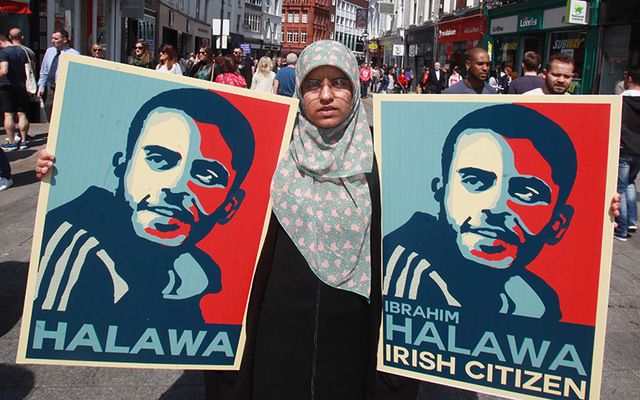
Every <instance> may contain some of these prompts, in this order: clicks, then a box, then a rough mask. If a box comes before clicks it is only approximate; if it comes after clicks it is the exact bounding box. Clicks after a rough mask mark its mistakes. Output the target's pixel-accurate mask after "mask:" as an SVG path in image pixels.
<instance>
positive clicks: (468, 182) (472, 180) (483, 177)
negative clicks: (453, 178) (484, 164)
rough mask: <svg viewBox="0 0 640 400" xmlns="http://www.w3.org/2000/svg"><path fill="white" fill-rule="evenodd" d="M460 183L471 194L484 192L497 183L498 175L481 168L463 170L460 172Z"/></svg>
mask: <svg viewBox="0 0 640 400" xmlns="http://www.w3.org/2000/svg"><path fill="white" fill-rule="evenodd" d="M458 175H460V182H462V186H464V187H465V188H466V189H467V190H468V191H469V192H484V191H485V190H487V189H489V188H490V187H492V186H493V185H495V183H496V174H494V173H493V172H491V171H485V170H483V169H480V168H473V167H467V168H461V169H459V170H458Z"/></svg>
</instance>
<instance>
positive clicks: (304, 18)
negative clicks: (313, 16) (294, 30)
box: [302, 11, 309, 24]
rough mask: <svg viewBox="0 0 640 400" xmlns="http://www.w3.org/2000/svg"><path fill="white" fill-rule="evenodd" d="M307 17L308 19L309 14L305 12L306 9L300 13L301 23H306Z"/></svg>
mask: <svg viewBox="0 0 640 400" xmlns="http://www.w3.org/2000/svg"><path fill="white" fill-rule="evenodd" d="M308 19H309V15H308V14H307V12H306V11H304V12H303V13H302V23H303V24H306V23H307V21H308Z"/></svg>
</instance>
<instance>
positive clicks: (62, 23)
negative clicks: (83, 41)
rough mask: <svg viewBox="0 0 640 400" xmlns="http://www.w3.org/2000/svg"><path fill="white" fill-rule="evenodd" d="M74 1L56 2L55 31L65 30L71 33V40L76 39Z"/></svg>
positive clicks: (57, 0) (60, 0)
mask: <svg viewBox="0 0 640 400" xmlns="http://www.w3.org/2000/svg"><path fill="white" fill-rule="evenodd" d="M73 3H74V1H73V0H56V11H55V30H60V29H64V30H66V31H67V32H69V36H70V37H71V40H73V39H74V38H75V37H76V32H75V31H74V29H73V25H74V24H73V19H74V17H75V14H74V7H73Z"/></svg>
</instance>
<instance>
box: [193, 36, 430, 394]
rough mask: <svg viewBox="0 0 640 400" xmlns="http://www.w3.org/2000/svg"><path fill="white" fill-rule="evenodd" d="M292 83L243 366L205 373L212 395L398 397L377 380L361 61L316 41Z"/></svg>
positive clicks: (377, 291) (375, 267)
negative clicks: (291, 115)
mask: <svg viewBox="0 0 640 400" xmlns="http://www.w3.org/2000/svg"><path fill="white" fill-rule="evenodd" d="M296 82H298V84H297V88H296V96H297V98H298V99H299V100H300V112H299V114H298V116H297V119H296V124H295V127H294V131H293V138H292V141H291V143H290V145H289V151H288V152H287V153H286V155H285V157H284V158H283V159H282V160H281V161H280V163H279V164H278V167H277V170H276V172H275V174H274V177H273V180H272V183H271V198H272V204H273V213H272V216H271V221H270V224H269V230H268V233H267V237H266V239H265V244H264V246H263V249H262V254H261V257H260V261H259V264H258V267H257V270H256V279H255V281H254V284H253V288H252V294H251V299H250V304H249V312H248V315H247V342H246V346H245V353H244V356H243V360H242V365H241V367H240V371H238V372H237V373H235V372H231V373H229V372H209V373H207V374H206V375H205V377H206V379H205V382H206V390H207V393H206V394H207V396H206V397H207V399H234V400H239V399H253V400H264V399H269V400H270V399H278V400H281V399H292V400H293V399H332V400H361V399H373V398H374V392H375V395H376V398H388V399H390V398H394V399H395V398H397V397H393V396H387V392H386V389H385V388H386V387H387V386H385V385H384V384H382V385H381V386H378V387H377V388H376V387H375V386H376V385H375V383H376V349H377V339H378V332H379V325H380V314H381V287H380V282H381V277H380V273H381V261H380V248H381V246H380V244H381V243H380V206H379V204H380V203H379V202H380V199H379V182H378V179H377V171H376V167H375V162H374V158H373V143H372V138H371V132H370V130H369V122H368V120H367V116H366V114H365V111H364V107H363V106H362V102H361V99H360V93H359V91H360V85H359V69H358V63H357V61H356V59H355V57H354V56H353V54H352V53H351V51H350V50H349V49H348V48H347V47H346V46H344V45H343V44H341V43H339V42H335V41H331V40H323V41H317V42H314V43H312V44H311V45H310V46H308V47H307V48H305V50H304V51H303V52H302V54H301V55H300V57H299V59H298V63H297V65H296ZM411 390H412V395H413V398H414V399H415V397H416V391H417V384H414V385H413V386H412V387H411Z"/></svg>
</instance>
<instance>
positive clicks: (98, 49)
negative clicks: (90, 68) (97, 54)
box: [93, 48, 102, 51]
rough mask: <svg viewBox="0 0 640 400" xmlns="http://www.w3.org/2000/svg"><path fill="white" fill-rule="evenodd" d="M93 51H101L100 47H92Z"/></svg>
mask: <svg viewBox="0 0 640 400" xmlns="http://www.w3.org/2000/svg"><path fill="white" fill-rule="evenodd" d="M93 51H102V49H101V48H97V49H93Z"/></svg>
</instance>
